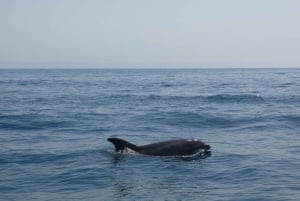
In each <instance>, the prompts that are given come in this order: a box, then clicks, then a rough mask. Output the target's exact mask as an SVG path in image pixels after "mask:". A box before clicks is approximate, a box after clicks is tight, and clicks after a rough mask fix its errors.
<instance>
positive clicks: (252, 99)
mask: <svg viewBox="0 0 300 201" xmlns="http://www.w3.org/2000/svg"><path fill="white" fill-rule="evenodd" d="M205 98H206V100H208V101H213V102H222V103H227V102H229V103H231V102H234V103H259V102H264V99H263V98H262V97H261V96H258V95H247V94H245V95H229V94H218V95H212V96H207V97H205Z"/></svg>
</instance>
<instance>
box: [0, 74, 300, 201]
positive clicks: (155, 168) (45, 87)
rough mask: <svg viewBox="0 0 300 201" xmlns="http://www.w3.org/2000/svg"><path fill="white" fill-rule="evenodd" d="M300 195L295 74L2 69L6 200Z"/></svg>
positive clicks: (0, 172)
mask: <svg viewBox="0 0 300 201" xmlns="http://www.w3.org/2000/svg"><path fill="white" fill-rule="evenodd" d="M112 136H113V137H120V138H123V139H126V140H128V141H130V142H132V143H134V144H137V145H144V144H148V143H153V142H160V141H164V140H170V139H177V138H191V139H194V138H198V139H201V140H202V141H204V142H205V143H207V144H210V146H211V154H210V155H208V156H207V157H203V158H189V160H186V159H185V158H181V157H155V156H143V155H130V154H129V155H128V154H125V155H122V154H115V153H114V147H113V145H112V144H111V143H109V142H108V141H106V139H107V138H108V137H112ZM299 199H300V69H199V70H196V69H187V70H175V69H168V70H163V69H153V70H149V69H148V70H147V69H144V70H134V69H119V70H104V69H102V70H96V69H94V70H93V69H90V70H87V69H86V70H80V69H77V70H62V69H60V70H54V69H53V70H46V69H44V70H29V69H27V70H20V69H19V70H9V69H7V70H4V69H3V70H0V200H5V201H6V200H88V201H89V200H128V201H129V200H130V201H131V200H210V201H217V200H260V201H261V200H270V201H271V200H272V201H274V200H278V201H282V200H295V201H296V200H299Z"/></svg>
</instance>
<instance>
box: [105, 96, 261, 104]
mask: <svg viewBox="0 0 300 201" xmlns="http://www.w3.org/2000/svg"><path fill="white" fill-rule="evenodd" d="M107 98H108V99H111V100H122V101H126V100H134V101H153V100H156V101H200V102H210V103H255V104H257V103H262V102H264V101H265V99H264V98H263V97H261V96H259V95H251V94H245V95H232V94H217V95H195V96H172V95H157V94H150V95H133V94H114V95H110V96H109V97H107Z"/></svg>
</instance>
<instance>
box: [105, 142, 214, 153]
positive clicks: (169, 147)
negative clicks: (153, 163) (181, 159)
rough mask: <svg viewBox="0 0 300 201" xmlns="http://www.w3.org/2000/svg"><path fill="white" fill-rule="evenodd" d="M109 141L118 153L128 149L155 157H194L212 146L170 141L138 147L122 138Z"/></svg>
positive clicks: (200, 143) (201, 143)
mask: <svg viewBox="0 0 300 201" xmlns="http://www.w3.org/2000/svg"><path fill="white" fill-rule="evenodd" d="M107 140H108V141H110V142H111V143H113V144H114V145H115V148H116V151H117V152H123V151H124V150H126V149H127V148H130V149H131V150H133V151H135V152H137V153H140V154H145V155H153V156H183V155H192V154H195V153H197V152H198V151H199V150H201V149H203V150H208V149H210V146H209V145H207V144H204V143H203V142H201V141H200V140H197V139H194V140H187V139H179V140H169V141H164V142H158V143H153V144H148V145H143V146H136V145H134V144H132V143H130V142H127V141H126V140H123V139H120V138H108V139H107Z"/></svg>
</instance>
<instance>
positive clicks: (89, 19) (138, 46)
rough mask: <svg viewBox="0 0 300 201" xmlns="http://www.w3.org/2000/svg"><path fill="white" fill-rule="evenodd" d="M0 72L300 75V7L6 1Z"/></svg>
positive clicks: (235, 0) (295, 1)
mask: <svg viewBox="0 0 300 201" xmlns="http://www.w3.org/2000/svg"><path fill="white" fill-rule="evenodd" d="M0 67H1V68H211V67H218V68H223V67H300V1H299V0H206V1H204V0H85V1H82V0H42V1H41V0H0Z"/></svg>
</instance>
